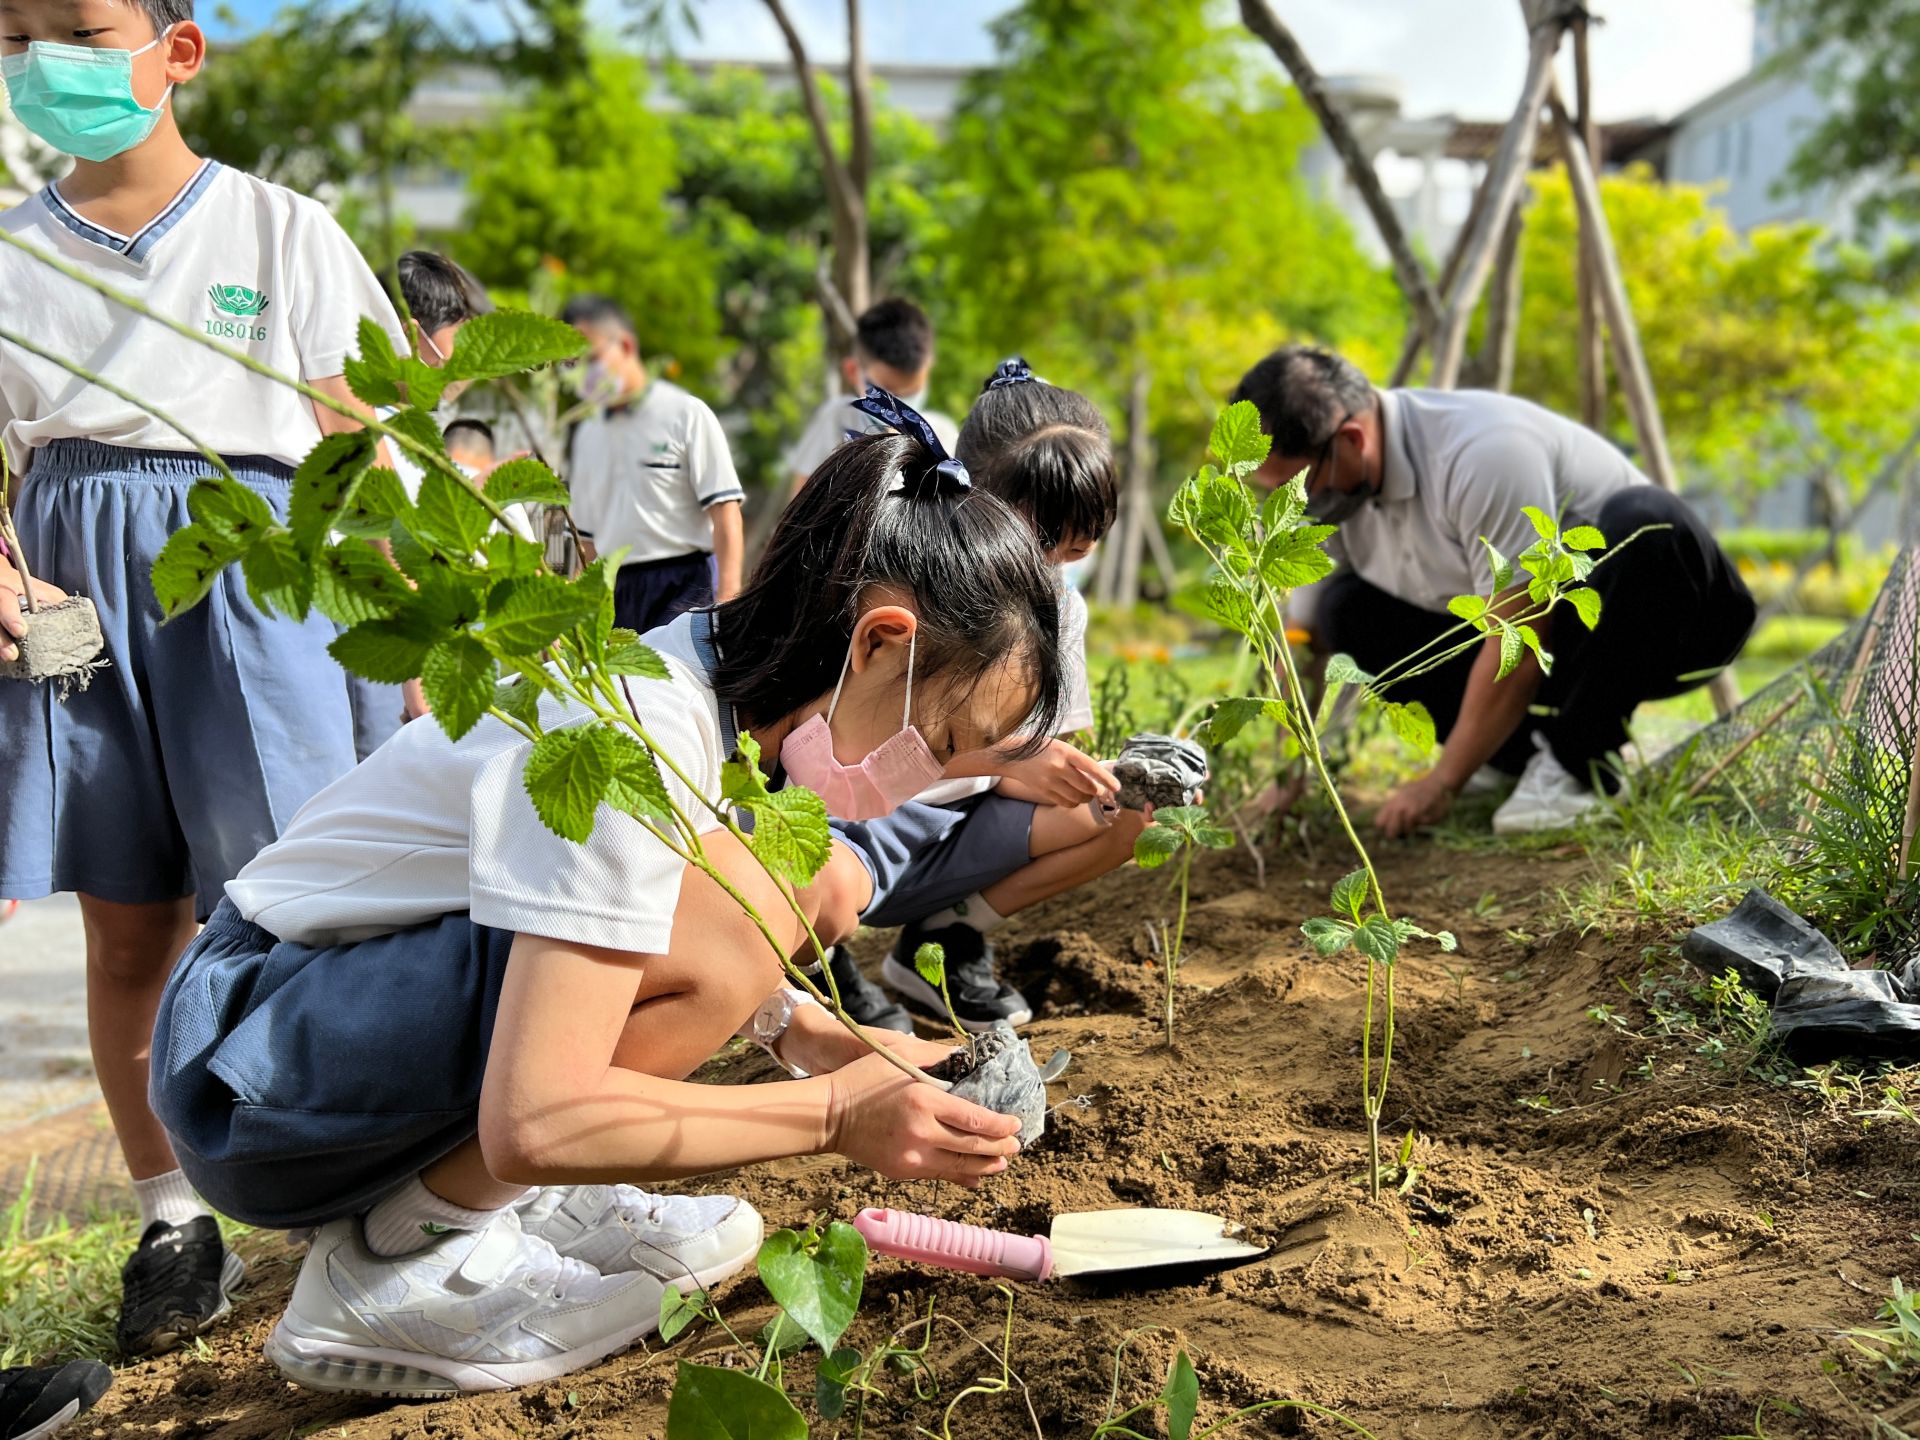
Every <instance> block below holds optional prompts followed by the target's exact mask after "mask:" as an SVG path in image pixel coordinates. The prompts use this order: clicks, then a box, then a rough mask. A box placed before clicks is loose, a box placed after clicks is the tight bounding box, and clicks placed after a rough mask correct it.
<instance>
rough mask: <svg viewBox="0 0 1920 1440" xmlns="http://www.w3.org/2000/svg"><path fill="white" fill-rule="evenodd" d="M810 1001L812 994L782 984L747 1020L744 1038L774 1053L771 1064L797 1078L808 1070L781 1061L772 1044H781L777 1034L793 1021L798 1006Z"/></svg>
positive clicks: (802, 1078)
mask: <svg viewBox="0 0 1920 1440" xmlns="http://www.w3.org/2000/svg"><path fill="white" fill-rule="evenodd" d="M813 1003H814V1000H813V997H812V996H811V995H809V994H807V992H806V991H804V990H797V989H795V988H794V987H793V986H791V985H782V986H781V987H780V988H779V989H778V990H776V991H774V992H773V994H771V995H769V996H768V997H767V998H766V999H765V1000H763V1001H761V1002H760V1008H759V1009H758V1010H756V1011H754V1012H753V1019H752V1020H750V1021H748V1022H747V1038H748V1039H750V1040H752V1041H753V1043H754V1044H756V1045H758V1046H759V1047H760V1048H761V1049H762V1050H764V1051H766V1052H767V1054H769V1055H771V1056H773V1059H774V1063H775V1064H777V1065H778V1066H780V1068H781V1069H783V1070H785V1071H786V1072H787V1073H788V1074H789V1075H791V1076H793V1078H794V1079H796V1080H804V1079H806V1078H807V1072H806V1071H804V1070H802V1069H801V1068H800V1067H799V1066H797V1065H791V1064H789V1063H788V1062H787V1061H785V1060H782V1059H781V1058H780V1055H779V1052H777V1051H776V1050H775V1049H774V1048H773V1047H774V1046H775V1045H777V1044H779V1043H780V1037H781V1036H783V1035H785V1034H786V1033H787V1029H788V1027H789V1026H791V1025H792V1024H793V1017H794V1013H795V1012H796V1011H797V1010H799V1009H800V1007H801V1006H803V1005H811V1004H813Z"/></svg>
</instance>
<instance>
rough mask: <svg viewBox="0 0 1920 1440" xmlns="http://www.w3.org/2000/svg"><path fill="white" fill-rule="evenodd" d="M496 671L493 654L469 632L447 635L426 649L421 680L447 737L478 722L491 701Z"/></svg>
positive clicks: (435, 718)
mask: <svg viewBox="0 0 1920 1440" xmlns="http://www.w3.org/2000/svg"><path fill="white" fill-rule="evenodd" d="M498 675H499V667H498V666H496V665H495V664H494V660H493V656H491V655H489V654H488V653H487V648H486V646H484V645H482V644H481V643H480V642H479V641H478V640H476V639H474V638H473V636H471V635H449V636H447V637H446V639H444V640H441V641H440V642H439V643H437V644H436V645H434V646H433V648H432V649H430V650H428V651H427V658H426V659H425V660H424V661H423V662H422V663H421V666H420V684H421V686H422V688H423V689H424V690H425V691H426V694H427V703H428V704H429V705H431V706H432V707H433V718H434V720H435V721H436V722H437V723H438V724H439V726H440V728H441V729H442V730H444V731H446V732H447V738H448V739H450V740H458V739H459V738H460V737H461V736H462V735H465V734H466V733H467V732H468V731H469V730H471V729H473V727H474V726H475V725H477V724H479V723H480V717H481V716H482V715H485V714H486V713H487V707H488V706H489V705H491V704H492V703H493V686H494V681H495V679H496V678H497V677H498Z"/></svg>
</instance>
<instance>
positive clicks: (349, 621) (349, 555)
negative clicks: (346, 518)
mask: <svg viewBox="0 0 1920 1440" xmlns="http://www.w3.org/2000/svg"><path fill="white" fill-rule="evenodd" d="M410 595H411V592H410V591H409V590H408V589H407V582H406V581H405V580H404V579H402V578H401V575H400V572H399V571H398V570H395V569H394V568H393V566H392V564H390V563H389V562H388V560H387V557H386V556H384V555H382V554H381V553H380V552H379V551H378V550H376V549H374V548H373V546H372V545H370V544H368V543H367V542H366V541H365V540H346V541H342V542H341V543H339V544H337V545H328V546H325V547H323V548H322V549H321V551H320V553H319V554H318V555H317V556H315V557H314V567H313V604H314V608H315V609H317V610H318V611H319V612H320V613H321V614H322V615H324V616H326V617H327V618H328V619H329V620H331V621H333V623H334V624H336V625H358V624H359V623H360V622H361V621H362V620H378V619H380V618H381V617H382V616H385V615H391V614H393V613H394V612H395V611H397V610H399V609H400V608H401V607H402V606H403V605H405V604H406V602H407V600H408V599H409V597H410Z"/></svg>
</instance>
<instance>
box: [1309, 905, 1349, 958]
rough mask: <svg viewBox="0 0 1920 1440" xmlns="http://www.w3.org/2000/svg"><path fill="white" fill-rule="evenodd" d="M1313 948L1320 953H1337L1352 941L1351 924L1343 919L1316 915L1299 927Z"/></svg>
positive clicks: (1328, 954) (1329, 954)
mask: <svg viewBox="0 0 1920 1440" xmlns="http://www.w3.org/2000/svg"><path fill="white" fill-rule="evenodd" d="M1300 930H1301V933H1302V934H1304V935H1305V936H1306V937H1307V939H1308V941H1309V942H1310V943H1311V944H1312V945H1313V948H1314V949H1315V950H1316V951H1318V952H1319V953H1320V954H1321V955H1324V956H1332V955H1338V954H1339V953H1340V952H1341V951H1342V950H1344V949H1346V948H1347V946H1348V945H1349V944H1351V943H1352V941H1353V926H1352V925H1350V924H1348V923H1347V922H1346V921H1344V920H1334V919H1332V918H1330V917H1328V916H1325V915H1316V916H1314V917H1313V919H1311V920H1309V921H1307V923H1306V924H1304V925H1302V926H1301V927H1300Z"/></svg>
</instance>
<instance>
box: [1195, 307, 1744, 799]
mask: <svg viewBox="0 0 1920 1440" xmlns="http://www.w3.org/2000/svg"><path fill="white" fill-rule="evenodd" d="M1233 398H1234V399H1235V400H1250V401H1252V402H1253V404H1254V406H1255V408H1256V409H1258V410H1259V412H1260V418H1261V425H1262V428H1263V429H1264V430H1266V432H1267V433H1268V434H1270V435H1271V436H1273V453H1272V456H1271V457H1270V458H1269V459H1268V461H1267V464H1266V465H1265V466H1264V467H1263V468H1262V470H1261V472H1260V475H1259V478H1261V479H1263V480H1265V481H1266V482H1267V483H1269V484H1280V483H1282V482H1284V481H1285V480H1286V479H1288V478H1289V477H1291V476H1293V475H1296V474H1298V473H1299V472H1301V471H1302V470H1305V471H1307V472H1308V475H1307V493H1308V508H1309V510H1310V511H1311V512H1312V513H1313V514H1314V515H1315V516H1317V517H1318V518H1320V519H1321V520H1322V521H1323V522H1324V523H1330V524H1331V523H1337V524H1338V525H1339V526H1340V529H1339V532H1338V533H1337V534H1335V535H1334V536H1333V537H1332V538H1331V539H1330V540H1329V541H1328V542H1327V549H1328V551H1329V553H1331V554H1332V555H1333V557H1334V558H1335V559H1336V560H1337V561H1338V562H1339V564H1340V569H1339V571H1338V572H1337V573H1335V574H1334V575H1333V576H1331V577H1329V578H1328V579H1327V580H1325V581H1323V582H1322V583H1321V584H1319V585H1317V586H1314V587H1312V588H1311V589H1310V590H1306V591H1302V592H1300V594H1299V596H1298V597H1297V598H1299V599H1301V600H1303V601H1305V602H1307V611H1308V613H1307V615H1306V617H1305V620H1306V624H1307V628H1308V630H1309V631H1310V633H1311V634H1312V635H1313V640H1314V648H1315V649H1316V651H1318V652H1319V653H1321V654H1323V655H1325V654H1336V653H1345V654H1348V655H1351V656H1352V657H1353V658H1354V659H1355V660H1356V661H1357V662H1358V663H1359V665H1360V666H1361V668H1362V669H1364V670H1367V671H1369V672H1372V673H1378V672H1379V671H1381V670H1383V669H1385V668H1386V667H1387V666H1388V665H1390V664H1392V663H1393V662H1395V661H1397V660H1399V659H1401V658H1403V657H1405V656H1407V655H1409V654H1411V653H1413V652H1414V651H1417V650H1419V649H1421V648H1422V647H1423V646H1425V645H1426V644H1428V642H1430V641H1432V640H1434V639H1436V638H1437V637H1438V636H1439V635H1440V634H1441V633H1443V632H1444V631H1446V630H1448V629H1450V628H1452V627H1453V626H1455V625H1456V624H1457V623H1458V621H1457V620H1456V618H1455V617H1454V616H1453V615H1451V614H1449V613H1448V611H1447V602H1448V601H1449V600H1451V599H1453V597H1454V596H1456V595H1468V594H1477V595H1482V596H1488V595H1492V594H1493V569H1492V559H1491V557H1490V556H1489V555H1488V553H1487V546H1486V545H1484V544H1482V543H1481V540H1482V538H1483V537H1484V539H1485V540H1487V541H1488V542H1490V543H1491V544H1492V545H1493V546H1494V548H1496V549H1498V550H1499V551H1500V552H1501V554H1503V555H1505V556H1506V557H1508V558H1509V559H1511V558H1512V557H1514V556H1516V555H1518V554H1519V553H1520V552H1521V551H1523V550H1525V549H1526V548H1527V547H1528V546H1530V545H1531V544H1533V543H1534V541H1535V539H1536V538H1537V536H1536V534H1535V532H1534V529H1533V525H1532V523H1531V522H1530V521H1529V520H1528V519H1527V518H1526V516H1525V515H1524V514H1523V513H1522V509H1523V507H1525V506H1528V505H1532V506H1535V507H1536V508H1538V509H1540V510H1542V511H1545V512H1546V513H1547V514H1549V515H1552V516H1555V517H1556V518H1558V519H1559V521H1560V523H1561V525H1562V527H1568V526H1572V525H1593V526H1596V527H1598V528H1599V530H1600V531H1601V533H1602V534H1604V535H1605V536H1606V537H1607V539H1608V541H1609V542H1611V543H1613V544H1619V543H1620V542H1622V541H1624V540H1626V539H1627V538H1628V537H1629V536H1633V535H1636V533H1638V532H1645V533H1638V538H1636V539H1634V540H1633V542H1632V543H1631V544H1630V545H1627V546H1625V547H1624V548H1623V549H1622V550H1621V551H1620V553H1619V554H1618V555H1617V556H1614V557H1612V558H1611V559H1609V560H1608V561H1607V563H1605V564H1603V565H1601V566H1599V568H1598V569H1596V570H1595V571H1594V574H1593V579H1592V581H1591V583H1592V585H1593V588H1594V589H1596V590H1597V591H1599V592H1600V596H1601V611H1600V623H1599V625H1598V627H1597V628H1596V629H1594V630H1592V631H1588V630H1587V628H1586V627H1585V626H1584V625H1582V624H1581V623H1580V622H1579V620H1578V618H1577V617H1576V616H1575V615H1574V614H1573V613H1572V611H1571V609H1570V607H1567V606H1564V605H1563V606H1559V607H1556V608H1555V609H1554V611H1553V612H1552V613H1551V614H1550V615H1548V616H1546V617H1544V618H1543V619H1541V620H1539V621H1535V622H1533V625H1534V628H1535V629H1536V630H1537V631H1538V632H1539V633H1540V638H1541V641H1542V644H1543V645H1544V646H1545V648H1546V649H1547V650H1548V652H1549V653H1550V654H1551V655H1552V657H1553V661H1554V663H1553V672H1552V674H1551V675H1545V674H1543V673H1542V672H1541V669H1540V667H1539V664H1538V663H1537V662H1536V661H1535V660H1534V658H1533V657H1532V655H1531V654H1529V655H1528V656H1527V657H1526V658H1525V659H1523V660H1522V661H1521V663H1520V665H1519V667H1518V668H1517V669H1515V670H1514V671H1513V672H1512V673H1511V674H1510V675H1508V677H1507V678H1506V679H1505V680H1501V681H1498V682H1497V683H1496V681H1495V678H1494V677H1495V675H1496V673H1497V672H1498V669H1499V658H1500V657H1499V644H1498V641H1497V640H1496V641H1490V642H1488V643H1487V644H1485V645H1482V646H1480V647H1478V648H1476V649H1475V650H1471V651H1468V652H1467V653H1465V654H1463V655H1460V656H1458V657H1456V658H1455V659H1454V660H1452V661H1450V662H1448V663H1447V664H1446V665H1444V666H1441V667H1438V668H1437V669H1435V670H1433V671H1430V672H1429V673H1427V674H1425V675H1420V676H1416V677H1413V678H1411V679H1408V680H1406V681H1403V682H1401V683H1399V684H1396V685H1394V686H1393V688H1392V689H1391V691H1390V692H1389V696H1390V698H1392V699H1395V700H1402V701H1409V700H1418V701H1420V702H1421V703H1423V704H1424V705H1425V706H1426V707H1427V709H1428V710H1430V711H1431V712H1432V713H1433V719H1434V724H1435V727H1436V728H1437V730H1438V731H1439V734H1440V737H1441V739H1442V740H1443V742H1444V747H1443V749H1442V753H1441V756H1440V761H1439V763H1438V764H1437V765H1435V766H1434V767H1433V769H1432V770H1431V771H1429V772H1428V773H1427V774H1425V775H1423V776H1421V777H1420V778H1419V779H1417V780H1414V781H1411V782H1410V783H1408V784H1407V785H1405V786H1403V787H1402V788H1401V789H1400V790H1399V791H1397V792H1396V793H1395V794H1394V795H1393V796H1392V797H1391V798H1390V799H1389V800H1388V801H1387V803H1386V804H1385V805H1383V806H1382V807H1381V809H1380V813H1379V815H1378V816H1377V817H1376V823H1377V824H1378V825H1379V827H1380V828H1381V829H1382V830H1384V831H1385V832H1386V833H1387V834H1389V835H1406V834H1411V833H1412V832H1413V831H1414V830H1416V829H1419V828H1420V827H1422V826H1426V825H1432V824H1435V823H1437V822H1438V821H1440V820H1441V819H1443V818H1444V817H1445V816H1446V814H1447V812H1448V810H1449V809H1450V808H1451V807H1452V805H1453V801H1454V798H1455V797H1456V796H1457V795H1459V794H1460V792H1461V791H1462V790H1464V789H1466V788H1467V786H1468V785H1469V783H1472V784H1473V785H1474V786H1475V788H1480V787H1482V786H1490V785H1492V784H1496V783H1502V781H1501V779H1500V777H1501V776H1508V777H1510V776H1514V775H1518V776H1519V777H1520V779H1519V783H1518V784H1517V785H1516V786H1515V787H1514V791H1513V794H1512V795H1511V796H1510V797H1509V798H1508V799H1507V801H1506V802H1505V803H1504V804H1503V805H1502V806H1501V807H1500V809H1499V810H1498V811H1497V812H1496V813H1495V815H1494V821H1493V823H1494V829H1495V830H1496V831H1498V832H1500V833H1502V834H1518V833H1523V832H1526V831H1532V830H1544V829H1551V828H1554V827H1557V826H1562V825H1567V824H1570V823H1572V822H1573V821H1574V820H1576V819H1578V818H1579V817H1580V816H1581V815H1583V814H1585V813H1586V812H1588V811H1589V810H1591V809H1593V808H1595V807H1596V806H1597V805H1598V804H1599V803H1600V802H1599V799H1598V797H1597V796H1596V794H1595V790H1596V789H1608V790H1611V789H1613V788H1615V787H1616V786H1617V784H1618V772H1617V758H1616V757H1617V755H1618V752H1619V750H1620V747H1621V746H1622V745H1623V744H1624V743H1625V742H1626V739H1627V733H1628V732H1627V726H1628V722H1629V721H1630V720H1631V718H1632V716H1633V712H1634V709H1635V707H1636V706H1638V705H1639V704H1640V702H1641V701H1643V700H1650V699H1654V698H1657V697H1660V696H1665V695H1677V694H1679V693H1680V692H1682V691H1684V690H1687V689H1690V688H1692V687H1693V686H1695V685H1699V684H1702V683H1704V682H1705V680H1706V678H1707V675H1708V674H1709V673H1711V672H1712V671H1714V670H1716V669H1719V668H1720V667H1722V666H1724V665H1726V664H1728V663H1730V662H1731V661H1732V660H1733V658H1734V656H1735V655H1737V654H1738V653H1739V650H1740V647H1741V645H1742V644H1744V643H1745V641H1746V638H1747V633H1748V631H1749V630H1751V629H1752V628H1753V620H1754V604H1753V597H1752V596H1751V595H1750V594H1748V593H1747V588H1746V586H1745V584H1743V583H1742V581H1741V579H1740V577H1739V575H1738V573H1737V572H1736V571H1735V569H1734V566H1733V562H1732V561H1731V560H1729V559H1728V558H1727V556H1726V554H1725V552H1724V551H1722V550H1721V549H1720V547H1719V545H1718V544H1717V543H1716V542H1715V541H1714V539H1713V536H1712V535H1711V534H1710V533H1709V532H1708V530H1707V528H1706V526H1705V525H1704V524H1703V523H1702V522H1701V520H1700V518H1699V517H1698V516H1697V515H1695V514H1694V512H1693V511H1692V510H1691V509H1690V508H1689V507H1688V506H1687V505H1686V504H1685V502H1683V501H1682V500H1680V499H1679V498H1678V497H1676V496H1673V495H1670V494H1668V493H1667V492H1666V491H1664V490H1662V489H1660V488H1659V487H1658V486H1656V485H1654V484H1653V483H1652V482H1651V481H1649V480H1648V479H1647V477H1646V476H1645V475H1643V474H1641V473H1640V472H1639V471H1638V470H1636V469H1635V468H1634V467H1633V465H1632V464H1630V463H1629V462H1628V460H1627V459H1626V457H1625V456H1624V455H1622V454H1621V453H1620V452H1619V451H1618V450H1617V449H1615V448H1614V447H1613V446H1612V445H1611V444H1609V443H1608V442H1607V441H1606V440H1604V439H1602V438H1601V437H1600V436H1598V435H1596V434H1594V433H1593V432H1592V431H1591V430H1588V429H1586V428H1584V427H1583V426H1580V425H1576V424H1575V423H1573V422H1572V421H1571V420H1566V419H1562V418H1561V417H1560V416H1558V415H1555V414H1553V413H1552V412H1550V411H1547V410H1543V409H1541V408H1540V407H1539V406H1538V405H1535V404H1533V403H1531V402H1530V401H1526V400H1520V399H1516V398H1514V397H1513V396H1510V395H1500V394H1495V393H1493V392H1491V391H1484V390H1455V391H1442V390H1376V389H1374V388H1373V386H1372V385H1370V384H1368V383H1367V380H1366V377H1365V376H1363V375H1362V374H1361V373H1360V372H1359V371H1358V370H1357V369H1355V368H1354V367H1353V366H1352V365H1350V364H1349V363H1348V362H1347V361H1345V360H1343V359H1342V358H1341V357H1340V356H1338V355H1335V354H1332V353H1331V352H1329V351H1326V350H1318V349H1313V348H1310V347H1307V346H1298V345H1289V346H1286V347H1284V348H1282V349H1279V350H1276V351H1275V352H1274V353H1273V354H1271V355H1269V356H1267V358H1266V359H1264V360H1262V361H1261V362H1260V363H1259V364H1257V365H1255V366H1254V367H1253V368H1252V369H1251V370H1249V371H1248V372H1247V373H1246V375H1245V377H1244V378H1242V380H1241V381H1240V385H1239V388H1238V389H1237V390H1236V391H1235V393H1234V396H1233ZM1648 526H1656V527H1660V528H1657V529H1653V530H1647V528H1646V527H1648ZM1519 582H1520V583H1519V584H1517V585H1515V586H1513V587H1510V588H1509V589H1508V590H1507V591H1505V592H1503V595H1502V597H1501V599H1502V600H1503V601H1510V602H1511V603H1514V604H1516V605H1524V604H1525V603H1526V601H1525V582H1526V577H1525V576H1524V575H1522V576H1520V577H1519Z"/></svg>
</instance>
